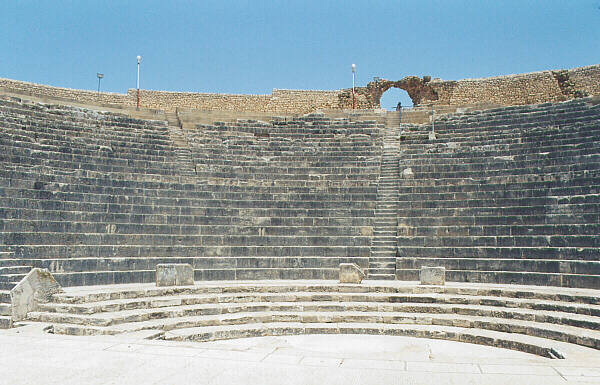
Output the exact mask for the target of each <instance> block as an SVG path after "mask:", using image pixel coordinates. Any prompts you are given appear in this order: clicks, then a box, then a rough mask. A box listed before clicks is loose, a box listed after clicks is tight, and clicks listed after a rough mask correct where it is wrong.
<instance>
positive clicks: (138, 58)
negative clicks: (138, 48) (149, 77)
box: [137, 55, 142, 64]
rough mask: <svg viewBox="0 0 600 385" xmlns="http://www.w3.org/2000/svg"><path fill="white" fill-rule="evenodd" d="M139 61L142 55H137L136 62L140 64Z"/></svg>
mask: <svg viewBox="0 0 600 385" xmlns="http://www.w3.org/2000/svg"><path fill="white" fill-rule="evenodd" d="M140 61H142V57H141V56H140V55H138V56H137V62H138V64H140Z"/></svg>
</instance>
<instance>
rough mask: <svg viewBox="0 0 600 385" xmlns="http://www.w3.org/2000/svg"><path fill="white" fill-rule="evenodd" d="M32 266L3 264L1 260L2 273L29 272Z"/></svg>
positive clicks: (0, 272)
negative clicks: (7, 265)
mask: <svg viewBox="0 0 600 385" xmlns="http://www.w3.org/2000/svg"><path fill="white" fill-rule="evenodd" d="M31 268H32V267H31V266H9V267H5V266H2V263H1V262H0V275H7V274H8V275H13V274H19V275H21V274H27V273H29V271H30V270H31Z"/></svg>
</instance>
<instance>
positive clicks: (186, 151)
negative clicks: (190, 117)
mask: <svg viewBox="0 0 600 385" xmlns="http://www.w3.org/2000/svg"><path fill="white" fill-rule="evenodd" d="M165 118H166V119H167V124H168V128H169V138H170V139H171V140H172V141H173V144H174V146H175V150H174V152H175V158H176V160H177V161H178V162H179V164H181V169H180V171H181V174H182V175H184V176H195V175H196V167H195V165H194V162H192V151H191V150H190V144H189V142H188V140H187V138H186V136H185V134H184V133H183V125H182V124H181V120H180V119H179V115H178V114H177V110H175V111H174V112H166V113H165Z"/></svg>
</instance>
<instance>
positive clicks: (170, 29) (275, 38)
mask: <svg viewBox="0 0 600 385" xmlns="http://www.w3.org/2000/svg"><path fill="white" fill-rule="evenodd" d="M0 36H2V38H0V52H2V55H0V77H4V78H11V79H18V80H24V81H31V82H36V83H43V84H49V85H54V86H59V87H70V88H80V89H96V87H97V78H96V73H97V72H102V73H104V74H105V78H104V79H103V80H102V86H101V87H102V90H103V91H111V92H120V93H125V92H126V91H127V89H128V88H135V75H136V74H135V72H136V60H135V57H136V55H138V54H139V55H141V56H142V71H141V73H142V74H141V87H142V88H145V89H156V90H170V91H194V92H223V93H252V94H268V93H270V92H271V90H272V89H273V88H290V89H340V88H346V87H351V86H352V74H351V64H352V63H356V67H357V79H356V80H357V85H364V84H366V83H367V82H368V81H370V80H372V78H373V77H374V76H380V77H383V78H387V79H394V80H396V79H400V78H402V77H404V76H406V75H418V76H422V75H431V76H432V77H440V78H442V79H463V78H476V77H487V76H495V75H504V74H511V73H522V72H531V71H539V70H545V69H557V68H571V67H579V66H584V65H590V64H597V63H600V0H537V1H534V0H518V1H512V0H503V1H487V0H481V1H466V0H462V1H461V0H456V1H454V0H418V1H400V0H397V1H383V0H381V1H378V0H371V1H350V0H346V1H327V0H320V1H313V0H304V1H261V0H247V1H242V0H240V1H227V0H202V1H183V0H181V1H179V0H170V1H164V0H160V1H154V0H145V1H138V0H130V1H126V0H104V1H93V0H72V1H64V0H52V1H48V0H35V1H34V0H4V1H2V2H1V4H0ZM398 98H400V99H401V100H403V104H404V105H406V104H408V103H409V101H410V99H408V97H407V95H403V93H402V91H399V90H398V91H389V92H388V93H386V94H385V95H384V99H383V104H384V106H385V105H386V104H387V107H391V106H392V105H395V104H396V103H397V99H398ZM388 99H389V100H388Z"/></svg>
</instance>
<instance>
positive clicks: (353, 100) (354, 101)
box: [352, 64, 356, 109]
mask: <svg viewBox="0 0 600 385" xmlns="http://www.w3.org/2000/svg"><path fill="white" fill-rule="evenodd" d="M355 72H356V64H352V109H355V108H356V97H355V96H354V73H355Z"/></svg>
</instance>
